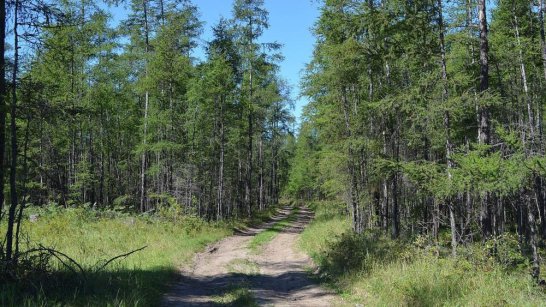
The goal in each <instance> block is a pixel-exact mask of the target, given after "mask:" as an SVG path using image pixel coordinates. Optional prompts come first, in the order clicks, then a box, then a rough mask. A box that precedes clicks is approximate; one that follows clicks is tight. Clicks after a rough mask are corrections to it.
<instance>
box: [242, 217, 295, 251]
mask: <svg viewBox="0 0 546 307" xmlns="http://www.w3.org/2000/svg"><path fill="white" fill-rule="evenodd" d="M298 212H299V208H297V207H294V208H292V211H291V212H290V214H289V215H288V217H287V218H286V219H283V220H281V221H278V222H276V223H275V224H273V226H271V228H268V229H266V230H264V231H262V232H260V233H259V234H257V235H255V236H254V237H253V238H252V240H251V241H250V243H249V244H248V248H249V249H250V250H251V251H252V252H254V253H257V252H259V251H260V250H261V248H262V247H263V246H264V245H266V244H267V243H269V242H271V240H273V239H274V238H275V236H277V234H279V233H280V232H281V231H282V230H283V229H285V228H286V227H288V226H290V224H291V223H292V222H294V221H295V220H296V217H297V215H298Z"/></svg>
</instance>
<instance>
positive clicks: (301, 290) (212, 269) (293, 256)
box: [164, 207, 334, 307]
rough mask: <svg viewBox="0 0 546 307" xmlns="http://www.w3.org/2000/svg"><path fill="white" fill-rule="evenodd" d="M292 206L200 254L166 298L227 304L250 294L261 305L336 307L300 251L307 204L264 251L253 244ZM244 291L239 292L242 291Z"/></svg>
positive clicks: (182, 302) (172, 302)
mask: <svg viewBox="0 0 546 307" xmlns="http://www.w3.org/2000/svg"><path fill="white" fill-rule="evenodd" d="M289 214H290V208H288V207H287V208H284V209H283V210H280V212H279V214H278V215H277V216H276V217H275V218H274V219H273V220H272V221H271V222H269V223H265V224H264V225H262V226H260V227H257V228H252V229H247V230H245V231H243V232H240V233H238V234H236V235H234V236H231V237H228V238H226V239H224V240H222V241H220V242H218V243H216V244H214V245H212V246H210V247H208V248H207V250H206V251H205V252H203V253H200V254H198V255H197V256H196V258H195V261H194V264H193V266H192V267H191V268H188V269H185V270H183V272H182V274H181V276H180V279H179V280H178V281H177V283H176V284H175V285H174V286H173V288H172V290H171V291H170V293H168V294H167V295H166V296H165V299H164V305H165V306H222V305H223V304H225V303H227V302H229V295H233V294H230V293H238V294H239V295H240V294H241V293H242V292H244V293H245V295H246V296H247V297H248V299H247V300H246V301H240V302H238V303H234V305H244V304H248V302H249V301H253V302H254V303H257V304H258V305H260V306H310V307H311V306H313V307H319V306H331V305H333V299H334V296H333V295H332V293H331V292H328V291H326V290H325V289H323V288H321V287H320V286H318V285H317V284H315V283H314V282H313V281H312V280H310V279H309V278H308V273H307V269H308V267H309V266H310V265H311V260H310V259H309V257H308V256H307V255H305V254H304V253H302V252H300V251H298V249H297V247H296V244H297V238H298V236H299V233H300V232H301V231H303V229H304V228H305V226H306V225H307V223H309V221H310V220H311V218H312V215H311V213H310V212H309V210H308V209H306V208H301V209H300V210H299V211H298V214H297V218H296V219H295V221H294V222H292V223H290V226H288V227H286V228H285V229H283V230H282V231H281V232H280V233H279V234H277V235H276V236H275V238H274V239H273V240H271V242H269V243H267V244H266V245H265V246H264V247H263V249H262V250H261V251H259V252H258V253H252V252H251V251H250V250H249V249H248V247H247V245H248V243H249V242H250V241H251V240H252V238H253V237H254V236H255V235H256V234H258V233H260V232H261V231H263V230H265V229H267V228H270V227H271V226H272V225H273V224H274V223H276V222H278V221H280V220H283V219H286V218H287V217H288V216H289ZM237 289H238V290H237ZM237 291H239V292H237Z"/></svg>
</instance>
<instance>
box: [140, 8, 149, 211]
mask: <svg viewBox="0 0 546 307" xmlns="http://www.w3.org/2000/svg"><path fill="white" fill-rule="evenodd" d="M142 9H143V13H144V39H145V57H146V59H145V64H144V65H145V68H144V79H145V82H146V79H147V78H148V52H149V49H150V33H149V26H148V3H147V0H142ZM145 86H147V85H146V84H145ZM149 96H150V94H149V92H148V89H146V92H145V94H144V131H143V132H144V135H143V138H142V145H143V148H142V157H141V165H140V211H141V212H144V211H146V209H147V208H146V204H147V197H146V188H147V187H146V165H147V161H146V153H147V150H146V146H147V144H146V143H147V140H146V138H147V134H148V107H149V99H150V97H149Z"/></svg>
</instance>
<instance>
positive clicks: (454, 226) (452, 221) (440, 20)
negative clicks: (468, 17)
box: [438, 0, 457, 257]
mask: <svg viewBox="0 0 546 307" xmlns="http://www.w3.org/2000/svg"><path fill="white" fill-rule="evenodd" d="M442 10H443V6H442V0H438V26H439V28H440V29H439V30H440V52H441V60H442V80H443V82H444V84H443V89H442V102H444V103H445V101H446V100H447V99H448V95H449V92H448V88H447V65H446V48H445V37H444V16H443V11H442ZM444 129H445V133H446V163H447V177H448V180H449V182H450V183H451V168H452V167H453V162H452V160H451V149H452V145H451V124H450V115H449V110H448V109H447V107H446V109H445V110H444ZM447 203H448V208H449V225H450V227H451V254H452V255H453V257H455V256H457V224H456V222H455V210H454V208H453V205H454V204H453V201H452V199H450V198H449V199H448V200H447Z"/></svg>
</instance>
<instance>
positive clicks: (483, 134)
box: [478, 0, 491, 239]
mask: <svg viewBox="0 0 546 307" xmlns="http://www.w3.org/2000/svg"><path fill="white" fill-rule="evenodd" d="M478 19H479V29H480V84H479V90H480V93H481V94H482V95H483V94H484V93H485V92H486V91H487V90H488V89H489V41H488V38H487V8H486V0H478ZM483 104H484V102H483V99H482V101H480V102H479V104H478V118H479V128H478V142H479V143H480V144H484V145H488V144H490V142H491V140H490V138H491V131H490V129H491V127H490V125H491V123H490V122H491V119H490V110H489V107H488V106H485V105H483ZM489 198H490V195H489V194H488V193H486V195H484V196H483V198H482V204H481V209H480V223H481V228H482V233H483V238H484V239H486V238H487V237H488V236H490V235H491V208H490V204H489V202H490V199H489Z"/></svg>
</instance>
